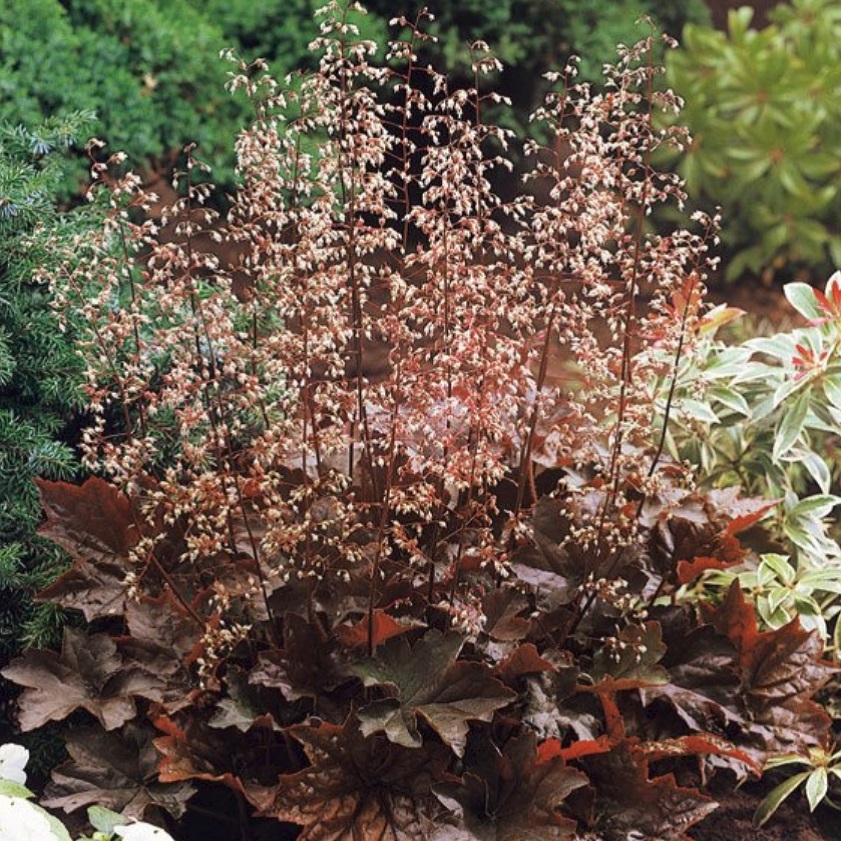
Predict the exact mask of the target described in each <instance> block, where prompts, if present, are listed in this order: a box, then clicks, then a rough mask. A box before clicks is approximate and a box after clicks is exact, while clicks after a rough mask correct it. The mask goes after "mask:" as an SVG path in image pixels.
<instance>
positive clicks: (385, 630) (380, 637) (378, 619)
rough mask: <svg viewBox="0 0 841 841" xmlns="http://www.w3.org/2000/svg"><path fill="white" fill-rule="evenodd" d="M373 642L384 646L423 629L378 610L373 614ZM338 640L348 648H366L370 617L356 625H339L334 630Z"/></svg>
mask: <svg viewBox="0 0 841 841" xmlns="http://www.w3.org/2000/svg"><path fill="white" fill-rule="evenodd" d="M372 625H373V633H372V642H373V644H374V646H375V647H376V646H378V645H382V643H384V642H385V641H386V640H389V639H391V638H392V637H397V636H400V634H405V633H406V632H408V631H411V630H414V629H415V628H422V627H423V625H422V624H421V623H420V622H405V621H400V620H398V619H395V618H394V617H393V616H391V614H389V613H386V612H385V611H384V610H381V609H377V610H375V611H374V612H373V614H372ZM333 632H334V634H335V635H336V639H337V640H338V641H339V642H340V643H341V644H342V645H343V646H345V647H346V648H364V647H366V646H367V645H368V617H367V616H366V617H364V618H363V619H360V620H359V622H357V623H356V624H354V625H339V626H337V627H336V628H334V629H333Z"/></svg>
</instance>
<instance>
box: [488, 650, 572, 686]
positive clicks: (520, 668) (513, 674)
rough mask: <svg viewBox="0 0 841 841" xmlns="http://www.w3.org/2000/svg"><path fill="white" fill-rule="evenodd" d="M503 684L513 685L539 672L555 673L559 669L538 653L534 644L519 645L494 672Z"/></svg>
mask: <svg viewBox="0 0 841 841" xmlns="http://www.w3.org/2000/svg"><path fill="white" fill-rule="evenodd" d="M493 671H494V674H495V675H496V676H497V677H498V678H499V679H500V680H502V681H503V683H507V684H509V685H510V684H512V683H513V682H514V681H515V680H516V679H517V678H518V677H522V676H523V675H534V674H538V673H539V672H554V671H557V667H556V666H555V665H554V664H553V663H550V662H549V661H548V660H545V659H544V658H543V657H541V656H540V655H539V654H538V653H537V648H536V647H535V646H534V644H533V643H530V642H526V643H523V644H522V645H518V646H517V647H516V648H515V649H514V650H513V651H512V652H511V653H510V654H509V655H508V656H507V657H506V658H505V659H504V660H503V661H502V662H501V663H500V664H499V665H498V666H497V667H496V668H495V669H494V670H493Z"/></svg>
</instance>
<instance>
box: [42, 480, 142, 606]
mask: <svg viewBox="0 0 841 841" xmlns="http://www.w3.org/2000/svg"><path fill="white" fill-rule="evenodd" d="M36 482H37V484H38V489H39V491H40V493H41V505H42V506H43V509H44V512H45V514H46V515H47V520H46V522H45V523H44V524H43V525H42V526H41V528H40V529H39V533H40V534H42V535H43V536H44V537H48V538H49V539H50V540H52V541H54V542H55V543H57V544H58V545H59V546H61V547H62V548H63V549H64V550H65V551H66V552H67V553H68V554H69V555H70V557H71V558H73V560H74V562H75V563H74V565H73V566H72V567H71V568H70V569H69V570H68V571H67V572H65V573H64V575H62V576H60V577H59V578H58V579H57V580H56V581H55V582H53V584H51V585H50V586H49V587H47V588H46V589H45V590H42V591H41V593H40V594H39V598H40V599H42V600H45V601H52V602H56V603H57V604H60V605H61V606H62V607H65V608H72V609H75V610H81V611H82V612H83V613H84V614H85V619H87V620H88V621H89V622H90V621H92V620H93V619H96V618H98V617H100V616H114V615H118V614H120V613H122V610H123V602H124V598H125V587H124V585H123V580H124V578H125V573H126V559H127V558H128V555H129V552H130V551H131V548H132V547H133V546H134V545H135V543H136V542H137V539H138V535H137V530H136V528H135V527H134V518H133V515H132V506H131V502H130V501H129V499H128V497H126V496H125V495H124V494H121V493H120V492H119V491H118V490H116V489H115V488H113V487H111V485H109V484H108V483H107V482H104V481H103V480H102V479H99V478H96V477H93V478H90V479H87V480H86V481H85V482H84V484H82V485H71V484H68V483H67V482H48V481H46V480H45V479H37V480H36Z"/></svg>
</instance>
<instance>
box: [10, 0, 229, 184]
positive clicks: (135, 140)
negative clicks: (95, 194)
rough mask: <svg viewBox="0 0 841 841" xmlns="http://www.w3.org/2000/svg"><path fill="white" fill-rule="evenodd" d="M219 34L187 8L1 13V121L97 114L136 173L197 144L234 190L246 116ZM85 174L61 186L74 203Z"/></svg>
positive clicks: (31, 6) (30, 6)
mask: <svg viewBox="0 0 841 841" xmlns="http://www.w3.org/2000/svg"><path fill="white" fill-rule="evenodd" d="M225 46H227V44H226V42H225V40H224V38H223V35H222V32H221V30H220V29H219V28H218V27H216V26H214V25H213V24H211V23H210V22H209V21H208V20H207V19H206V18H205V16H204V15H203V14H201V13H200V12H199V11H197V10H196V9H194V8H193V7H192V6H190V5H189V4H187V3H184V2H181V0H130V2H124V0H65V2H63V3H60V2H58V0H6V2H4V3H0V121H3V122H6V123H9V124H12V125H16V124H19V123H20V124H23V125H27V126H33V125H37V124H38V123H40V122H41V121H42V120H43V119H45V118H48V117H50V116H52V115H54V114H57V113H63V112H66V111H69V110H76V109H90V110H93V111H95V112H96V114H97V117H98V120H97V122H96V123H95V124H94V125H93V126H92V129H91V130H92V132H93V133H95V134H96V135H97V136H99V137H101V138H102V139H104V140H106V141H107V143H108V145H109V147H110V149H111V151H117V150H121V151H125V152H126V153H127V154H128V156H129V158H130V160H131V161H132V162H133V163H134V164H135V165H137V166H147V167H148V166H154V164H155V162H156V161H158V160H159V159H161V158H164V157H166V156H169V155H171V154H172V153H173V151H175V150H178V149H180V148H181V147H182V146H184V145H185V144H187V143H189V142H193V141H195V142H198V143H199V145H200V147H201V148H202V150H203V153H204V154H205V155H206V156H208V157H210V158H212V159H213V161H214V163H216V164H217V166H219V167H220V168H221V173H220V174H221V175H222V176H223V179H224V180H230V178H231V172H230V166H231V163H232V145H233V138H234V136H235V132H236V128H237V126H238V125H239V124H240V122H241V120H242V117H243V112H244V106H243V105H242V104H241V103H237V102H236V101H235V100H232V99H231V98H230V97H229V96H228V94H227V93H226V91H225V90H224V83H225V79H226V76H225V72H226V70H227V67H226V66H225V64H224V63H223V62H221V61H219V59H218V57H217V56H218V53H219V51H220V50H221V49H222V48H224V47H225ZM83 176H84V168H83V167H82V166H79V167H78V168H77V169H75V170H73V171H72V173H71V174H70V175H68V176H67V178H66V179H65V181H64V183H63V184H62V190H63V192H64V193H65V195H66V194H69V193H72V192H73V191H74V187H75V186H76V184H77V183H78V181H79V180H80V179H81V178H83Z"/></svg>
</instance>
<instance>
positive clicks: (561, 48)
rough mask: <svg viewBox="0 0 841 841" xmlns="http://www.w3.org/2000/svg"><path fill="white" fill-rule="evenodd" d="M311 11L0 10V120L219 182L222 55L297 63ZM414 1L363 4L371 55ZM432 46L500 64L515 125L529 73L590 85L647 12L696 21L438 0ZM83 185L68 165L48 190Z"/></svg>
mask: <svg viewBox="0 0 841 841" xmlns="http://www.w3.org/2000/svg"><path fill="white" fill-rule="evenodd" d="M320 5H322V3H321V0H265V2H259V3H256V2H254V0H208V2H202V0H5V2H3V3H0V122H5V123H8V124H11V125H17V124H23V125H27V126H34V125H38V124H39V123H40V122H41V121H43V120H44V119H46V118H49V117H51V116H53V115H55V114H59V113H64V112H67V111H71V110H79V109H88V110H91V111H95V112H96V115H97V118H98V119H97V121H96V122H95V123H94V124H93V126H92V129H91V131H92V133H94V134H96V135H97V136H98V137H100V138H102V139H104V140H106V141H107V143H108V145H109V148H110V150H111V151H118V150H119V151H124V152H126V153H127V154H128V156H129V160H130V161H131V162H132V164H133V165H134V166H136V167H140V168H144V169H152V170H160V169H165V168H167V167H168V166H169V165H171V163H172V157H173V156H174V155H175V154H176V153H177V151H178V150H180V149H181V148H183V146H185V145H186V144H187V143H191V142H196V143H198V145H199V156H200V157H203V158H204V159H206V160H207V161H209V162H210V163H212V165H213V166H214V169H215V174H214V177H215V180H216V181H217V182H221V183H222V184H223V185H224V186H226V187H230V186H231V185H232V184H233V172H232V162H233V155H232V148H233V139H234V137H235V135H236V132H237V131H238V129H239V128H240V127H241V126H242V125H243V124H244V123H245V122H246V120H247V119H248V116H249V114H248V105H247V103H245V102H243V101H241V100H239V99H232V98H231V97H229V96H228V94H227V93H226V91H225V90H224V82H225V80H226V72H227V71H228V69H229V67H228V66H227V65H226V64H225V62H223V61H220V60H219V59H218V57H217V56H218V53H219V51H220V50H221V49H223V48H226V47H234V48H236V49H237V50H239V51H240V52H241V53H242V54H243V56H244V57H246V58H248V59H253V58H257V57H262V58H265V59H267V60H268V61H269V63H270V65H271V67H272V70H273V72H274V73H275V74H277V75H281V76H282V75H285V74H286V73H288V72H290V71H292V70H295V69H296V68H298V67H301V66H302V65H311V64H312V62H313V58H312V56H311V54H310V53H309V52H308V49H307V48H308V45H309V43H310V42H311V41H312V39H313V38H314V37H316V36H317V34H318V25H317V22H316V21H315V20H314V19H313V12H314V11H315V9H317V8H318V7H319V6H320ZM423 5H424V3H423V2H421V1H420V0H405V2H403V3H394V2H393V1H392V0H373V2H371V3H369V4H368V7H369V9H370V12H371V14H370V15H369V16H368V17H367V19H366V20H365V22H364V25H363V33H362V34H363V36H364V37H367V38H372V39H374V40H376V41H377V42H378V43H380V44H381V45H384V44H385V42H386V40H387V35H386V32H387V21H388V20H389V19H390V18H392V17H393V16H394V15H396V14H400V13H403V14H405V15H406V16H407V17H409V18H413V17H414V16H415V15H416V14H417V13H418V11H419V10H420V9H421V8H422V7H423ZM426 5H429V6H430V9H431V10H432V11H434V12H435V15H436V19H435V21H434V22H433V23H432V24H431V25H430V31H431V32H432V33H433V34H435V35H436V36H437V38H438V42H437V44H435V45H430V46H429V47H428V48H427V52H426V55H424V56H423V58H424V59H426V60H429V61H432V62H433V63H435V64H436V66H440V67H446V68H449V69H450V70H451V71H453V72H455V73H456V75H458V74H459V73H460V72H461V73H463V72H464V71H465V70H466V69H467V66H468V65H469V53H468V50H467V44H468V43H469V42H471V41H475V40H476V39H483V40H485V41H487V42H488V43H489V44H490V46H491V48H492V49H493V50H494V52H495V54H496V55H497V56H498V57H499V58H500V59H501V60H502V61H503V63H504V64H506V65H507V66H508V69H507V70H506V71H505V72H504V74H503V77H502V79H501V80H500V83H501V86H502V89H503V92H504V93H508V94H510V95H511V96H512V97H513V98H514V99H515V101H516V108H517V110H516V111H515V113H514V115H513V116H512V115H509V116H507V117H504V118H503V119H504V120H505V121H507V122H510V123H513V124H514V125H516V126H519V127H521V128H522V127H524V126H525V125H526V122H527V121H526V117H527V114H528V112H529V110H530V109H531V108H532V107H533V106H534V105H535V104H536V103H537V101H538V99H539V98H540V96H541V93H542V90H543V86H542V83H541V79H540V77H541V74H542V73H544V72H545V71H546V70H548V69H550V68H557V69H561V68H562V67H563V65H564V63H565V62H566V59H567V57H568V56H569V55H570V54H571V53H573V52H574V53H577V54H579V55H582V56H583V57H584V63H583V65H582V75H583V76H584V77H585V78H591V79H598V78H600V77H601V66H602V62H603V61H605V60H609V59H610V58H611V57H612V56H613V55H615V45H616V43H618V42H625V43H629V42H633V41H635V40H637V39H638V38H639V37H640V35H641V34H643V30H642V29H640V27H638V26H637V25H636V21H637V20H638V19H639V18H640V17H642V16H643V15H645V14H651V15H652V16H653V17H654V18H655V19H656V20H657V21H658V23H659V25H660V26H661V27H662V28H664V29H665V30H666V31H669V32H671V33H673V34H679V33H680V30H681V29H682V27H683V24H684V23H685V22H686V21H687V20H693V21H698V20H705V19H706V17H707V13H706V7H705V6H704V4H703V2H702V0H679V2H665V0H620V2H613V1H612V0H495V2H486V0H462V1H461V2H454V0H441V2H433V3H428V4H426ZM83 178H84V165H83V164H82V163H81V162H79V164H78V165H77V166H76V167H75V168H71V169H70V170H69V171H68V174H67V176H65V179H64V181H63V183H62V185H61V193H62V195H63V196H65V197H67V196H70V195H72V194H73V193H74V192H75V191H76V190H77V189H78V187H79V184H80V183H81V181H82V180H83Z"/></svg>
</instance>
